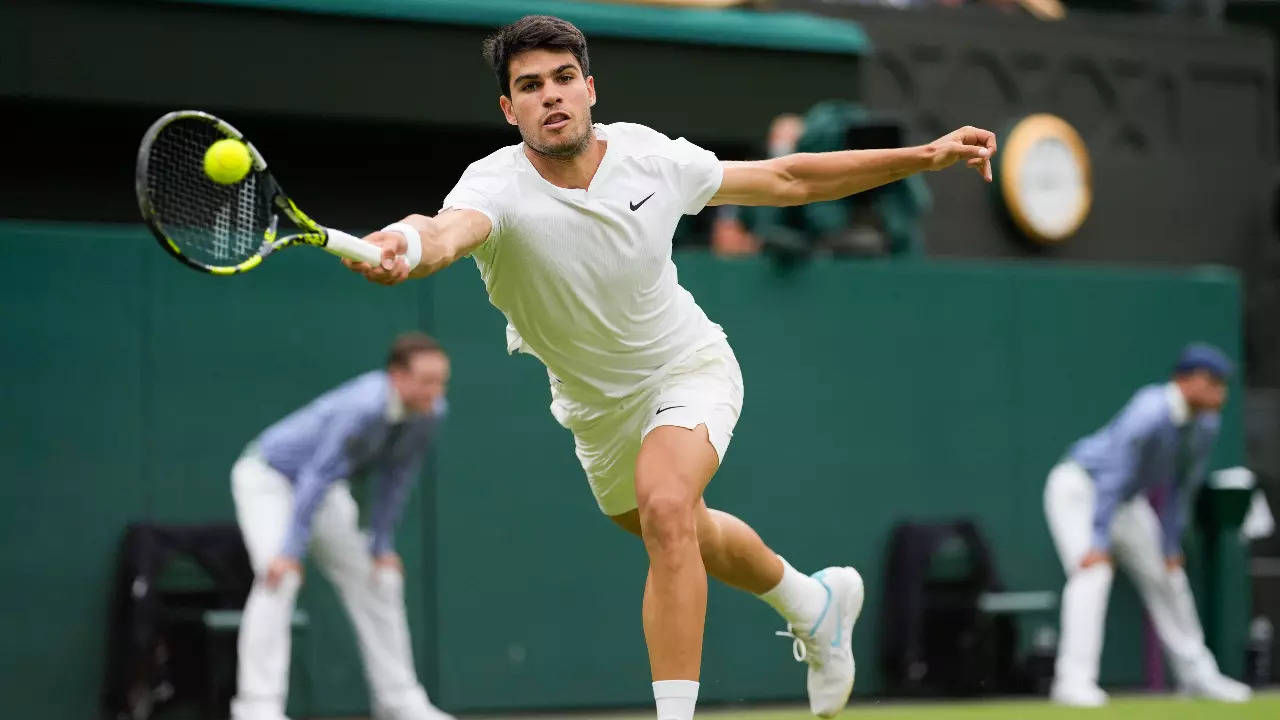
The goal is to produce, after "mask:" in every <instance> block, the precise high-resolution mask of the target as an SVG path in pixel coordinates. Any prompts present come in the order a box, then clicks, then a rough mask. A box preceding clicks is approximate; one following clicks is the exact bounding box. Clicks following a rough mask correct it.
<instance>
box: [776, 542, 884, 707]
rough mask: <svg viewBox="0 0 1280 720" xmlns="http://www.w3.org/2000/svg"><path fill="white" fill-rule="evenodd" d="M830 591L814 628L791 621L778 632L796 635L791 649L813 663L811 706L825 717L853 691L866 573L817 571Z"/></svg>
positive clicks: (798, 657)
mask: <svg viewBox="0 0 1280 720" xmlns="http://www.w3.org/2000/svg"><path fill="white" fill-rule="evenodd" d="M813 579H814V580H817V581H818V582H819V583H821V584H822V587H823V588H825V589H826V591H827V604H826V605H825V606H824V607H823V609H822V612H821V614H819V615H818V619H817V620H816V621H815V622H814V624H813V627H812V628H800V627H796V626H795V625H792V624H790V623H788V624H787V630H786V632H781V631H780V632H778V633H777V634H778V635H782V636H784V637H789V638H792V639H793V640H794V641H795V642H793V643H792V648H791V652H792V655H793V656H794V657H795V659H796V660H797V661H799V662H804V663H808V664H809V679H808V688H809V709H810V710H811V711H813V714H814V715H817V716H818V717H822V718H830V717H835V716H836V714H837V713H839V712H840V711H841V710H843V709H844V706H845V703H847V702H849V694H850V693H851V692H853V676H854V662H853V625H854V623H856V622H858V615H859V614H861V613H862V601H863V598H864V596H865V595H866V592H865V590H864V589H863V585H862V576H861V575H859V574H858V571H857V570H854V569H853V568H851V567H829V568H826V569H825V570H819V571H818V572H816V573H814V574H813Z"/></svg>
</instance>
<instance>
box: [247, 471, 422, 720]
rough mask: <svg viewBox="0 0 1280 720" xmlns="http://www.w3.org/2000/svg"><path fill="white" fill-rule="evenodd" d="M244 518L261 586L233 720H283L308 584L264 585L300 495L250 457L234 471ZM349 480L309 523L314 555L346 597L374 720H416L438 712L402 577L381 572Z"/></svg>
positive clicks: (254, 594)
mask: <svg viewBox="0 0 1280 720" xmlns="http://www.w3.org/2000/svg"><path fill="white" fill-rule="evenodd" d="M231 491H232V496H233V497H234V499H235V505H236V520H237V521H238V522H239V523H240V532H241V534H242V535H244V543H245V547H246V548H247V549H248V551H249V560H250V562H252V563H253V570H254V575H255V577H256V578H257V579H256V580H255V581H254V584H253V589H252V590H251V591H250V593H249V599H248V601H246V602H245V606H244V617H243V620H242V621H241V625H240V638H239V668H238V676H237V683H238V688H237V696H236V698H235V699H234V700H233V701H232V703H231V717H232V719H233V720H281V719H282V718H283V717H284V706H285V694H286V691H287V687H288V680H289V645H290V617H291V616H292V615H293V606H294V600H295V599H296V597H297V593H298V586H299V584H300V578H299V577H298V576H297V575H294V574H290V575H289V576H286V579H285V581H283V582H281V583H280V584H279V585H278V586H277V587H276V588H275V589H274V590H273V589H269V588H267V587H266V585H265V583H263V582H262V578H263V577H264V576H265V574H266V569H267V566H268V565H269V564H270V563H271V560H272V559H273V558H274V557H276V555H277V554H278V553H279V552H280V548H281V547H283V544H284V535H285V531H286V529H287V528H288V527H289V522H290V520H291V519H292V516H293V487H292V486H291V485H290V484H289V481H288V480H287V479H286V478H285V477H284V476H283V475H281V474H280V473H278V472H276V471H275V470H274V469H272V468H271V466H269V465H267V464H266V463H265V462H263V461H262V460H261V459H260V458H258V457H256V456H253V455H246V456H245V457H242V458H240V459H239V460H238V461H237V462H236V464H235V467H234V468H232V470H231ZM358 515H359V513H358V509H357V507H356V502H355V499H354V498H352V497H351V490H350V488H349V487H348V486H347V483H346V481H338V482H336V483H334V484H333V485H332V486H330V487H329V489H328V491H327V492H326V493H325V496H324V498H323V499H322V500H321V501H320V505H319V506H318V507H317V508H316V511H315V515H314V516H313V521H312V524H311V528H312V529H311V550H312V551H313V552H314V554H315V559H316V562H317V564H318V565H319V566H320V569H321V570H323V571H324V574H325V575H326V576H327V577H328V578H329V581H330V582H332V583H333V584H334V586H335V587H336V588H337V589H338V594H339V596H341V598H342V603H343V605H344V606H345V607H346V609H347V614H348V615H349V616H350V617H351V622H352V624H353V625H354V626H355V630H356V639H357V642H358V644H359V646H360V655H361V657H362V659H363V660H364V668H365V676H366V678H367V680H368V683H369V690H370V695H371V696H372V698H373V715H374V717H375V718H379V719H382V718H385V719H387V720H390V719H391V718H395V719H396V720H401V719H403V720H413V719H414V718H426V717H431V716H432V714H433V713H434V712H435V711H434V709H433V708H431V705H430V703H429V702H428V701H427V696H426V693H425V692H424V691H423V689H422V686H421V685H420V684H419V683H418V678H417V675H416V674H415V672H414V668H413V653H412V649H411V648H410V645H409V624H408V622H407V620H406V618H405V611H404V578H403V576H402V575H401V574H400V573H399V572H396V571H395V570H392V569H389V568H380V569H379V570H378V571H377V573H375V572H374V566H373V559H372V558H371V557H370V555H369V543H368V540H367V538H366V536H365V535H364V534H363V533H361V532H360V529H359V526H358Z"/></svg>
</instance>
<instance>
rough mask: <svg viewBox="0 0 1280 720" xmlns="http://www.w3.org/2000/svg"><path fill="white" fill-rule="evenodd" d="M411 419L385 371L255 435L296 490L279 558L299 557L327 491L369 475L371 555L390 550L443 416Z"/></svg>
mask: <svg viewBox="0 0 1280 720" xmlns="http://www.w3.org/2000/svg"><path fill="white" fill-rule="evenodd" d="M444 407H445V405H444V401H443V399H442V400H440V401H439V402H437V406H436V412H433V413H429V414H408V415H406V414H405V413H404V410H403V406H402V405H401V404H400V398H399V397H398V396H396V395H395V393H394V391H393V390H392V388H391V383H390V380H389V379H388V377H387V373H386V371H384V370H374V371H372V372H367V373H365V374H363V375H360V376H357V377H355V378H353V379H351V380H348V381H347V382H345V383H343V384H342V385H339V386H338V387H336V388H334V389H333V390H330V391H329V392H327V393H325V394H323V395H321V396H320V397H318V398H316V399H315V400H312V401H311V402H310V403H308V404H307V405H306V406H304V407H302V408H300V409H298V410H296V411H294V412H293V413H291V414H290V415H289V416H287V417H285V418H284V419H282V420H280V421H279V422H277V423H275V424H274V425H272V426H271V427H269V428H267V429H266V430H264V431H263V432H262V434H261V435H259V436H258V439H257V441H256V445H257V450H258V452H259V453H260V454H261V455H262V459H263V460H265V461H266V463H267V464H268V465H270V466H271V467H272V468H274V469H275V470H276V471H278V472H279V473H281V474H282V475H284V476H285V477H287V478H288V479H289V481H290V482H291V483H293V517H292V519H291V521H290V523H289V529H288V531H287V533H286V535H285V541H284V547H283V548H282V550H281V554H283V555H288V556H290V557H295V558H300V557H302V555H303V553H304V552H305V551H306V548H307V542H308V540H309V539H310V536H311V518H312V515H313V514H314V513H315V510H316V507H317V506H318V505H319V504H320V500H321V499H322V498H323V497H324V494H325V491H326V490H328V488H329V485H331V484H332V483H334V482H335V481H337V480H340V479H344V478H354V477H358V476H361V475H365V474H370V475H373V476H375V477H376V482H377V484H376V487H375V489H374V501H373V509H372V517H371V519H370V525H371V529H372V535H373V537H372V542H371V547H370V551H371V552H372V553H373V554H374V555H380V554H382V553H385V552H389V551H390V550H391V549H392V544H393V542H392V540H393V538H392V534H393V530H394V525H395V522H396V520H397V518H399V516H400V510H401V508H402V506H403V505H404V502H405V500H406V498H407V497H408V495H409V488H410V487H411V485H412V482H413V479H414V478H415V477H416V476H417V475H418V471H419V470H420V469H421V467H422V459H423V456H424V455H425V454H426V451H427V448H428V447H429V445H430V444H431V439H432V436H433V435H434V434H435V429H436V425H437V424H438V423H439V421H440V419H441V417H443V414H444Z"/></svg>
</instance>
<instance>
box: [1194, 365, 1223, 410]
mask: <svg viewBox="0 0 1280 720" xmlns="http://www.w3.org/2000/svg"><path fill="white" fill-rule="evenodd" d="M1185 387H1186V389H1187V404H1189V405H1190V406H1191V409H1193V410H1199V411H1218V410H1221V409H1222V406H1223V405H1224V404H1225V403H1226V402H1227V384H1226V383H1225V382H1224V381H1223V380H1222V378H1219V377H1218V376H1216V375H1214V374H1213V373H1211V372H1209V371H1207V370H1197V371H1195V372H1193V373H1191V374H1189V375H1188V376H1187V382H1186V385H1185Z"/></svg>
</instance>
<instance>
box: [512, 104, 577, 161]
mask: <svg viewBox="0 0 1280 720" xmlns="http://www.w3.org/2000/svg"><path fill="white" fill-rule="evenodd" d="M591 127H592V125H591V115H590V113H589V112H588V114H587V118H586V123H585V127H583V129H582V132H581V133H580V134H579V135H578V137H576V138H574V139H573V140H572V141H570V142H568V143H565V144H563V145H543V144H542V143H540V142H538V140H536V139H532V138H529V137H528V136H527V135H526V136H524V143H525V145H528V146H529V149H531V150H533V151H534V152H536V153H538V154H539V155H542V156H544V157H548V158H552V159H554V160H572V159H573V158H575V157H578V156H579V155H581V154H582V153H584V152H586V151H587V148H588V147H590V146H591V137H592V135H593V133H592V132H591ZM521 134H522V135H523V133H521Z"/></svg>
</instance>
